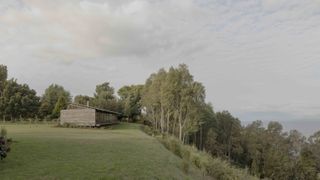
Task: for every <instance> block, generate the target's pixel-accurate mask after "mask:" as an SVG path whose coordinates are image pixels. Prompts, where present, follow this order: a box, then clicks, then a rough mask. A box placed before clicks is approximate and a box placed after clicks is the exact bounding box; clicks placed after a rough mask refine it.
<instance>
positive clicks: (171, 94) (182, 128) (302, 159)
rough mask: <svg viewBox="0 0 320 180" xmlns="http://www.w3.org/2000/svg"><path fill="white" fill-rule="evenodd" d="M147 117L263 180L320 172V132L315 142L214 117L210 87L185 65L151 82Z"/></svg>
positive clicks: (272, 127)
mask: <svg viewBox="0 0 320 180" xmlns="http://www.w3.org/2000/svg"><path fill="white" fill-rule="evenodd" d="M141 104H142V106H141V107H142V112H144V115H145V117H146V119H147V120H148V122H149V124H150V125H151V126H152V127H153V129H154V130H155V131H157V132H159V133H162V134H168V135H172V136H175V137H177V138H179V139H180V140H181V141H182V142H183V143H185V144H190V145H194V146H196V147H197V148H198V149H200V150H203V151H206V152H209V153H210V154H211V155H212V156H213V157H219V158H222V159H225V160H227V161H229V162H230V163H232V164H234V165H236V166H238V167H242V168H246V169H248V170H249V172H250V173H251V174H252V175H255V176H257V177H259V178H261V179H264V178H268V179H275V180H277V179H283V180H285V179H288V180H294V179H297V180H298V179H299V180H315V179H317V178H319V177H318V176H319V172H320V131H319V132H316V133H315V134H314V135H312V136H310V137H309V138H306V137H304V136H303V135H302V134H301V133H300V132H298V131H297V130H291V131H290V132H284V131H283V127H282V125H281V124H280V123H279V122H270V123H269V124H268V125H267V127H264V126H263V124H262V121H255V122H253V123H251V124H249V125H247V126H242V125H241V121H240V120H239V119H238V118H236V117H233V116H232V114H230V113H229V112H228V111H222V112H214V110H213V107H212V105H211V104H210V103H207V102H205V88H204V86H203V85H202V84H201V83H200V82H197V81H195V80H194V79H193V76H192V75H191V74H190V72H189V70H188V67H187V66H186V65H184V64H182V65H179V66H178V67H177V68H174V67H171V68H169V69H168V70H165V69H160V70H159V71H158V72H157V73H154V74H152V75H151V76H150V77H149V78H148V79H147V81H146V83H145V85H144V88H143V93H142V96H141Z"/></svg>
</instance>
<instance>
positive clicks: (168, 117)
mask: <svg viewBox="0 0 320 180" xmlns="http://www.w3.org/2000/svg"><path fill="white" fill-rule="evenodd" d="M169 123H170V113H169V111H168V113H167V129H166V130H167V133H168V134H169V133H170V132H169V131H170V129H169V125H170V124H169Z"/></svg>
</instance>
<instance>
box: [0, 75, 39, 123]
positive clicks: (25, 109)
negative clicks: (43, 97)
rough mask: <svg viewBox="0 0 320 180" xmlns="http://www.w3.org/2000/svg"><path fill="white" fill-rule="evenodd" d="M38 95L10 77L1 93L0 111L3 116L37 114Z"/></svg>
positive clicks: (12, 116)
mask: <svg viewBox="0 0 320 180" xmlns="http://www.w3.org/2000/svg"><path fill="white" fill-rule="evenodd" d="M39 99H40V98H39V97H37V95H36V92H35V91H34V90H32V89H30V88H29V86H28V85H26V84H22V85H21V84H18V83H17V81H16V80H14V79H11V80H9V81H7V82H6V83H5V86H4V89H3V94H2V96H1V97H0V110H1V111H0V112H2V115H3V117H4V118H10V119H17V118H31V117H35V116H36V115H37V112H38V109H39V105H40V103H39Z"/></svg>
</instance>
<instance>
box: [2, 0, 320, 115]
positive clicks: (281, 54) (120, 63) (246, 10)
mask: <svg viewBox="0 0 320 180" xmlns="http://www.w3.org/2000/svg"><path fill="white" fill-rule="evenodd" d="M8 2H9V3H8ZM319 19H320V1H319V0H305V1H300V0H247V1H238V0H228V1H226V0H214V1H209V0H197V1H193V0H175V1H171V0H162V1H158V0H133V1H132V0H93V1H89V0H70V1H64V0H57V1H49V0H47V1H44V0H23V1H0V63H5V64H7V65H8V66H9V69H11V72H12V74H11V76H15V77H17V78H18V79H19V80H21V81H23V82H28V83H29V84H31V86H32V87H35V88H36V89H37V90H38V91H39V92H40V93H41V92H43V89H44V88H45V87H46V86H47V85H48V84H49V83H51V82H48V80H50V81H54V82H56V83H60V84H62V85H64V86H66V87H67V88H68V89H70V90H71V91H72V92H73V93H74V94H78V93H84V94H91V93H92V91H93V89H94V86H95V84H97V83H99V82H102V81H105V80H109V81H112V83H113V85H115V86H116V87H117V88H118V87H120V86H122V85H124V84H130V83H143V82H144V80H145V79H146V78H147V76H148V75H149V74H150V73H151V72H154V71H156V70H157V69H158V68H160V67H163V66H164V67H169V66H170V65H176V64H178V63H187V64H189V65H190V69H191V72H192V73H193V74H195V78H196V79H197V80H199V81H201V82H203V83H204V85H205V86H206V87H207V94H208V101H211V102H213V104H214V105H215V107H216V109H217V110H222V109H228V110H231V112H234V113H236V114H245V113H250V112H264V111H265V112H277V111H278V110H279V111H280V112H282V113H287V114H290V115H292V116H299V117H300V116H304V115H305V116H317V115H318V113H317V112H316V111H317V109H316V108H310V107H319V106H320V104H319V102H318V101H317V100H316V98H315V97H317V96H318V92H319V90H320V85H319V84H320V83H319V81H320V76H319V71H318V69H319V67H320V61H319V58H320V56H319V50H318V49H319V48H318V47H319V44H320V39H319V38H318V37H320V21H319ZM30 64H33V66H31V67H30V66H28V65H30ZM22 72H23V73H22ZM57 72H59V73H57ZM74 74H76V75H74ZM79 76H81V78H79ZM34 79H36V81H34ZM83 81H84V82H85V83H86V87H83Z"/></svg>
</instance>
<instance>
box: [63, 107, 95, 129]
mask: <svg viewBox="0 0 320 180" xmlns="http://www.w3.org/2000/svg"><path fill="white" fill-rule="evenodd" d="M65 123H70V124H74V125H78V126H95V125H96V124H95V110H94V109H68V110H62V111H61V115H60V124H61V125H63V124H65Z"/></svg>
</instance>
